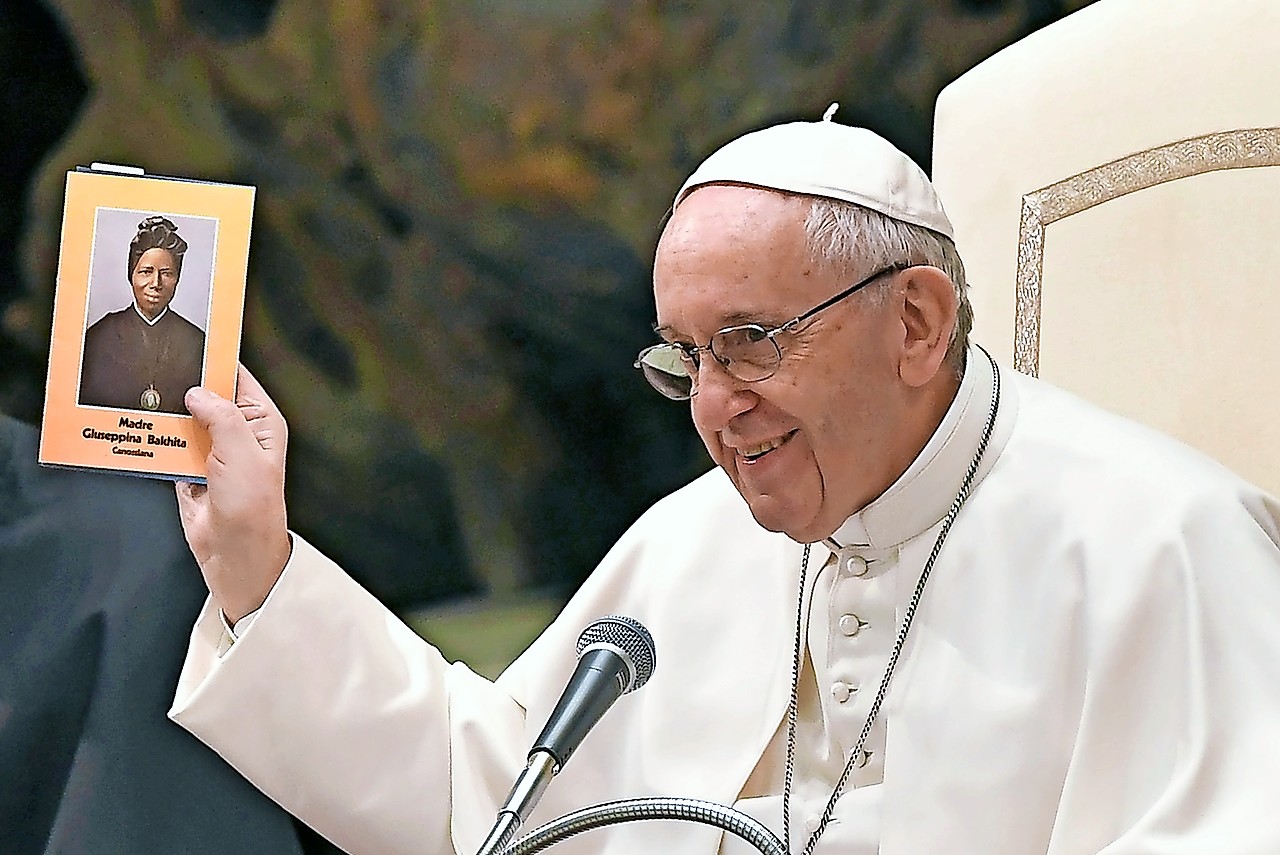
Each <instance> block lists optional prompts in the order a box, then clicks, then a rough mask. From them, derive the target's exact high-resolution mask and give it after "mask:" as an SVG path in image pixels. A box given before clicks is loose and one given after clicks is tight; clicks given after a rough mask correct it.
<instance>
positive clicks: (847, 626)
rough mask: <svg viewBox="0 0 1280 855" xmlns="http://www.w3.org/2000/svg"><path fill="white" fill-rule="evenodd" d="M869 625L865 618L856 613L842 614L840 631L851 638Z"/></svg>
mask: <svg viewBox="0 0 1280 855" xmlns="http://www.w3.org/2000/svg"><path fill="white" fill-rule="evenodd" d="M867 625H868V624H867V622H866V621H865V620H863V619H862V618H860V617H858V616H857V615H855V614H847V615H841V616H840V631H841V632H842V633H844V634H845V635H847V636H849V637H850V638H853V637H854V636H855V635H857V634H858V633H860V632H862V628H863V627H864V626H867Z"/></svg>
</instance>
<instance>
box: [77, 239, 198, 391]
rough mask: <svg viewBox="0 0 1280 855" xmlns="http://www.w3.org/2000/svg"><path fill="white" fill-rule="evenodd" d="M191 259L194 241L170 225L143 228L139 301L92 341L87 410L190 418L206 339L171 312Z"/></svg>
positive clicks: (93, 330)
mask: <svg viewBox="0 0 1280 855" xmlns="http://www.w3.org/2000/svg"><path fill="white" fill-rule="evenodd" d="M186 252H187V241H186V240H185V239H184V238H183V237H182V236H181V235H179V234H178V226H177V225H175V224H174V223H173V221H172V220H170V219H168V218H167V217H162V216H150V217H147V218H146V219H144V220H143V221H142V222H141V223H139V224H138V231H137V234H136V235H134V237H133V240H132V241H131V242H130V243H129V254H128V276H127V280H128V282H129V285H130V288H131V289H132V292H133V299H132V301H131V302H130V304H129V305H127V306H124V307H123V308H120V309H118V310H116V311H111V312H108V313H107V314H105V315H103V316H102V317H101V318H100V319H98V320H97V321H95V322H94V323H93V324H92V325H91V326H90V327H89V329H88V331H87V332H86V333H85V338H84V358H83V363H82V365H81V372H80V395H79V402H80V404H81V405H86V406H101V407H115V408H119V409H127V410H144V411H148V412H160V413H179V414H186V413H187V408H186V405H185V404H184V403H183V400H182V399H183V396H184V395H185V394H186V391H187V389H189V388H191V387H192V386H198V385H200V381H201V376H202V367H203V364H204V343H205V334H204V331H203V330H202V329H201V328H200V327H198V326H196V325H195V324H194V323H192V322H191V321H189V320H188V319H186V318H184V317H182V316H181V315H179V314H178V313H177V311H175V310H174V309H173V308H172V307H171V306H170V303H172V302H173V298H174V295H175V294H176V293H177V290H178V283H179V281H180V279H181V278H182V261H183V257H184V256H185V255H186Z"/></svg>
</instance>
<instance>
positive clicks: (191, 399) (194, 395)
mask: <svg viewBox="0 0 1280 855" xmlns="http://www.w3.org/2000/svg"><path fill="white" fill-rule="evenodd" d="M208 396H209V393H208V392H206V391H205V390H204V389H201V388H200V387H199V386H192V387H191V388H190V389H188V390H187V394H186V395H184V396H183V398H182V399H183V401H185V402H186V404H187V406H188V407H190V406H191V404H193V403H198V402H200V401H202V400H204V399H205V398H207V397H208Z"/></svg>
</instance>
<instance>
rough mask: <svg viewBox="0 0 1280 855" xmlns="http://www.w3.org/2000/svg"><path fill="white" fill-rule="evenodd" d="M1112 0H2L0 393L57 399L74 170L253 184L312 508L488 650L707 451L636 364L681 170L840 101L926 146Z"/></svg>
mask: <svg viewBox="0 0 1280 855" xmlns="http://www.w3.org/2000/svg"><path fill="white" fill-rule="evenodd" d="M1089 2H1091V0H793V2H777V0H758V2H752V3H742V2H737V0H700V2H690V1H689V0H686V2H679V0H669V1H668V2H658V1H657V0H649V2H643V1H641V0H637V2H621V1H620V0H505V1H504V0H438V1H437V2H430V0H425V1H424V2H417V3H413V2H403V0H108V2H103V1H102V0H2V2H0V99H3V100H2V104H0V138H2V139H3V147H2V148H0V158H3V167H4V168H3V169H0V410H3V411H4V412H6V413H8V414H10V415H13V416H16V417H18V418H21V419H23V420H25V421H28V422H32V423H38V421H39V416H40V409H41V405H42V399H43V383H44V377H45V362H46V358H47V353H48V336H49V328H50V321H51V312H52V300H53V287H54V278H55V273H56V264H57V246H58V239H59V228H60V220H61V211H62V193H63V184H64V180H65V174H66V172H67V170H69V169H71V168H73V167H74V166H76V165H77V164H87V163H89V162H91V161H95V160H101V161H109V162H115V163H126V164H132V165H137V166H142V167H144V168H145V169H147V170H148V171H149V172H155V173H160V174H169V175H179V176H185V177H192V178H201V179H208V180H215V181H228V182H235V183H244V184H252V185H255V186H256V187H257V188H258V193H257V201H256V209H255V221H254V236H253V244H252V250H251V255H250V264H249V282H248V292H247V302H246V309H245V319H244V322H245V331H244V342H243V348H242V360H243V362H244V363H245V364H246V365H247V366H248V367H249V368H250V369H251V370H252V371H253V372H254V373H255V374H256V375H257V376H258V377H259V379H261V380H262V381H263V383H264V385H265V386H266V387H267V388H268V390H269V391H270V392H271V393H272V395H273V397H274V398H275V400H276V402H277V403H278V404H279V405H280V407H281V409H282V410H283V411H284V413H285V415H286V417H287V418H288V419H289V422H290V427H291V440H290V454H289V469H288V473H289V477H288V492H289V503H290V522H291V525H292V527H293V528H294V529H295V530H296V531H298V532H300V533H301V534H302V535H303V536H304V537H306V538H308V539H309V540H310V541H311V542H313V543H315V544H317V545H318V546H319V547H320V548H321V549H323V550H324V551H326V552H327V553H329V554H330V555H331V556H333V557H334V558H336V559H337V560H338V561H339V563H341V564H342V565H343V566H344V567H346V568H347V570H348V571H349V572H351V574H352V575H354V576H355V577H356V578H357V579H359V580H360V581H361V582H362V583H363V584H364V585H365V586H366V587H368V588H370V589H371V590H372V591H373V592H374V593H375V594H376V595H378V596H379V597H380V598H381V599H382V600H383V601H384V602H386V603H387V604H388V605H389V606H391V607H392V608H393V609H395V610H396V611H397V612H399V613H400V614H402V615H404V616H405V617H406V618H407V619H409V620H410V621H411V622H412V623H413V624H414V626H415V627H417V628H418V629H419V630H420V631H421V632H423V633H424V634H425V635H427V636H428V637H431V638H432V639H433V640H434V641H436V642H437V643H439V644H440V645H441V647H442V648H443V649H444V650H445V652H446V654H449V655H453V656H461V657H463V658H466V659H467V660H468V661H469V662H470V663H472V664H473V666H474V667H476V668H477V670H480V671H482V672H484V673H489V674H493V673H495V672H496V671H497V670H498V669H500V668H501V666H502V665H503V664H504V663H505V662H506V660H507V659H508V658H509V657H510V655H511V654H512V653H513V652H514V651H517V650H518V649H519V648H520V647H522V646H523V644H524V643H526V642H527V641H528V640H529V639H531V638H532V637H533V635H534V634H536V632H537V631H538V630H539V629H540V628H541V626H542V625H543V624H544V623H545V621H546V620H547V619H549V617H550V616H551V615H552V614H553V613H554V611H555V609H556V608H557V606H558V605H559V604H560V603H561V602H563V600H564V598H566V597H567V596H568V595H570V594H571V593H572V592H573V591H574V589H575V588H576V587H577V585H578V584H579V583H580V582H581V580H582V579H583V578H584V577H585V576H586V575H587V574H588V573H589V572H590V571H591V569H592V567H593V566H594V565H595V563H596V562H597V561H598V560H599V559H600V558H601V557H602V556H603V554H604V553H605V551H606V550H607V549H608V547H609V546H610V544H611V543H612V542H613V541H614V539H616V538H617V536H618V535H619V534H620V533H621V532H622V530H623V529H624V528H625V527H626V526H627V525H628V524H629V523H630V522H631V521H632V520H633V519H634V518H635V517H636V516H637V515H638V514H639V513H640V512H641V511H643V509H644V508H645V507H647V506H648V505H649V504H650V503H652V502H653V501H654V500H655V499H657V498H658V497H659V496H661V495H662V494H664V493H665V492H667V491H669V490H671V489H673V488H674V487H677V486H679V485H680V484H682V483H684V482H686V481H688V480H689V479H690V478H692V477H693V476H695V475H696V474H698V473H700V472H702V471H704V470H705V469H707V468H708V467H709V466H710V462H709V460H708V458H707V457H706V455H705V453H704V452H703V450H702V446H701V444H700V442H699V441H698V439H697V436H696V435H695V434H694V432H693V430H692V427H691V426H690V424H689V420H688V413H687V408H686V407H684V406H682V405H680V404H675V403H672V402H669V401H666V400H664V399H662V398H660V397H659V396H658V395H657V394H656V393H653V392H652V391H651V390H650V389H649V388H648V386H647V385H646V384H645V382H644V380H643V379H642V378H641V377H640V376H639V374H638V372H634V371H633V370H632V369H631V362H632V360H633V358H634V355H635V353H636V352H637V351H638V350H639V349H640V348H641V347H643V346H644V345H646V344H648V343H650V342H651V340H652V338H653V335H652V332H651V324H652V322H653V310H652V306H651V302H650V292H649V270H650V260H651V253H652V249H653V246H654V244H655V242H656V239H657V236H658V233H659V230H660V228H661V225H662V220H663V214H664V212H665V210H666V209H667V207H668V206H669V204H670V200H671V197H672V195H673V193H674V192H675V190H676V189H677V188H678V186H679V185H680V183H681V181H682V180H683V178H684V177H685V176H686V174H687V173H688V172H689V171H690V170H691V169H692V168H693V167H694V166H695V165H696V164H697V162H698V161H699V160H700V159H701V158H703V157H705V156H706V155H707V154H709V153H710V152H711V150H713V149H714V148H715V147H716V146H717V145H719V144H720V143H722V142H724V141H726V140H727V139H729V138H731V137H734V136H737V135H739V134H741V133H743V132H746V131H748V130H751V129H753V128H756V127H760V126H763V125H766V124H771V123H773V122H777V121H780V120H787V119H795V118H802V119H808V120H816V119H818V118H819V117H820V116H821V115H822V112H823V111H824V109H825V108H826V107H827V105H828V104H830V103H831V102H833V101H838V102H839V103H840V110H839V112H838V113H837V114H836V118H837V119H838V120H840V121H842V122H844V123H847V124H862V125H866V126H868V127H871V128H873V129H874V130H877V131H878V132H880V133H881V134H883V135H884V136H886V137H888V138H889V139H891V140H893V141H894V142H895V143H897V144H898V146H899V147H900V148H902V149H903V150H905V151H906V152H908V153H909V154H911V155H913V156H914V157H915V158H916V159H917V160H918V161H919V162H920V163H921V164H922V165H924V166H925V167H926V169H927V168H928V165H929V150H930V132H931V120H932V110H933V102H934V99H935V97H936V96H937V93H938V92H939V91H940V90H941V89H942V88H943V87H944V86H945V85H946V84H947V83H949V82H950V81H951V80H953V79H954V78H955V77H957V76H958V75H960V74H962V73H963V72H965V71H967V70H968V69H969V68H971V67H972V66H973V65H975V64H977V63H978V62H980V61H982V60H983V59H985V58H986V57H988V56H990V55H991V54H993V53H995V52H996V51H997V50H999V49H1000V48H1002V47H1004V46H1005V45H1008V44H1010V43H1012V42H1014V41H1016V40H1018V39H1019V38H1021V37H1023V36H1024V35H1026V34H1028V33H1030V32H1032V31H1033V30H1035V29H1038V28H1039V27H1042V26H1044V25H1045V24H1048V23H1050V22H1052V21H1054V20H1057V19H1058V18H1060V17H1062V16H1063V15H1066V14H1069V13H1070V12H1072V11H1075V10H1077V9H1079V8H1081V7H1083V6H1086V5H1088V4H1089Z"/></svg>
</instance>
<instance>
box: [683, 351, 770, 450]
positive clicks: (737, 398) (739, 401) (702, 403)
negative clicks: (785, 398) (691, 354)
mask: <svg viewBox="0 0 1280 855" xmlns="http://www.w3.org/2000/svg"><path fill="white" fill-rule="evenodd" d="M694 381H695V383H694V395H693V397H692V398H690V399H689V404H690V407H691V409H692V411H693V420H694V423H695V424H697V425H698V427H700V428H702V429H703V430H710V431H720V430H723V429H724V428H725V427H727V426H728V424H729V422H731V421H733V419H734V417H735V416H738V415H741V414H742V413H745V412H747V411H748V410H750V409H751V408H752V407H754V406H755V405H756V402H757V401H759V400H760V398H759V396H758V395H757V394H756V393H755V392H753V391H752V390H751V387H750V386H749V385H748V384H746V383H744V382H742V381H741V380H739V379H737V378H736V377H734V376H733V375H732V374H730V373H729V372H728V371H726V370H725V369H724V366H723V365H721V364H720V363H719V362H718V361H716V359H714V358H713V357H710V355H709V354H708V355H707V356H705V357H704V358H703V359H701V360H699V362H698V373H697V374H696V375H695V376H694Z"/></svg>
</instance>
